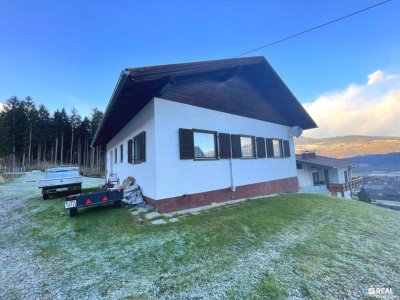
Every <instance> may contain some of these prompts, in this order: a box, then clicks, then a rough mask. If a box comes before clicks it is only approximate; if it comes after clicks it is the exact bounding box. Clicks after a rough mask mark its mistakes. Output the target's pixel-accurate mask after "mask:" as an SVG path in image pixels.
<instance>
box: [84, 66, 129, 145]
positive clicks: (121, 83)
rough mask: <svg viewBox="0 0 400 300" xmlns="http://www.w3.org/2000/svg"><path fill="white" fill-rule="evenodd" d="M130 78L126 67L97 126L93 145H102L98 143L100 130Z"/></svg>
mask: <svg viewBox="0 0 400 300" xmlns="http://www.w3.org/2000/svg"><path fill="white" fill-rule="evenodd" d="M128 78H129V71H127V70H126V69H125V70H123V71H122V72H121V75H120V76H119V78H118V82H117V84H116V86H115V88H114V91H113V93H112V95H111V98H110V101H109V102H108V105H107V108H106V111H105V112H104V116H103V119H101V122H100V125H99V127H98V128H97V131H96V133H95V135H94V137H93V141H92V143H91V147H95V146H100V145H101V144H100V143H98V139H99V136H100V132H101V131H102V130H103V127H104V124H105V122H106V120H107V118H108V116H109V114H110V111H111V108H112V107H113V105H114V103H115V101H116V100H117V98H118V95H119V93H120V92H121V89H122V87H123V86H124V85H125V82H126V80H127V79H128Z"/></svg>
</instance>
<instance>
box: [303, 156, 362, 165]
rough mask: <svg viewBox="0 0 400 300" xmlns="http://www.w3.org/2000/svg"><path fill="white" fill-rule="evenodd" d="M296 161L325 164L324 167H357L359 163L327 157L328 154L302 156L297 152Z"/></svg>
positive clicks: (307, 163) (308, 163)
mask: <svg viewBox="0 0 400 300" xmlns="http://www.w3.org/2000/svg"><path fill="white" fill-rule="evenodd" d="M296 161H297V162H299V163H302V164H306V165H310V166H315V167H319V166H323V167H328V168H347V167H357V166H358V164H357V163H355V162H353V161H350V160H346V159H338V158H333V157H327V156H320V155H317V156H316V157H315V158H310V157H308V158H302V157H301V154H296Z"/></svg>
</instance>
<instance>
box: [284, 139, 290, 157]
mask: <svg viewBox="0 0 400 300" xmlns="http://www.w3.org/2000/svg"><path fill="white" fill-rule="evenodd" d="M282 143H283V157H290V146H289V141H287V140H283V142H282Z"/></svg>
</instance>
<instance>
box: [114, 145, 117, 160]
mask: <svg viewBox="0 0 400 300" xmlns="http://www.w3.org/2000/svg"><path fill="white" fill-rule="evenodd" d="M114 163H115V164H116V163H117V148H115V149H114Z"/></svg>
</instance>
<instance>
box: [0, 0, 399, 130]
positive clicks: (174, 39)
mask: <svg viewBox="0 0 400 300" xmlns="http://www.w3.org/2000/svg"><path fill="white" fill-rule="evenodd" d="M380 1H381V0H376V1H372V0H362V1H361V0H352V1H348V0H337V1H320V0H318V1H317V0H307V1H304V0H303V1H295V0H292V1H288V0H279V1H278V0H275V1H235V0H231V1H205V0H203V1H18V0H16V1H4V0H0V7H1V9H0V103H4V102H5V101H6V100H7V99H8V98H10V97H11V96H14V95H16V96H18V97H20V98H23V97H26V96H28V95H29V96H31V97H33V99H34V101H35V102H36V103H37V104H40V103H42V104H45V105H46V106H47V107H48V108H49V110H50V111H52V112H53V111H54V110H55V109H57V108H62V107H64V108H65V109H66V110H67V111H71V109H72V107H76V108H77V109H78V112H79V113H80V114H81V115H89V114H90V111H91V109H92V108H93V107H98V108H99V109H101V110H105V108H106V105H107V103H108V101H109V99H110V96H111V94H112V92H113V89H114V87H115V84H116V82H117V79H118V77H119V75H120V72H121V71H122V70H123V69H124V68H127V67H139V66H149V65H158V64H170V63H179V62H190V61H201V60H210V59H221V58H231V57H235V56H237V55H239V54H241V53H243V52H246V51H249V50H252V49H254V48H257V47H260V46H262V45H264V44H268V43H270V42H273V41H275V40H279V39H281V38H284V37H286V36H288V35H291V34H294V33H297V32H299V31H302V30H305V29H308V28H310V27H314V26H318V25H320V24H322V23H325V22H328V21H330V20H332V19H335V18H338V17H341V16H344V15H346V14H349V13H352V12H354V11H357V10H360V9H363V8H365V7H367V6H370V5H373V4H376V3H378V2H380ZM399 12H400V1H399V0H392V1H391V2H388V3H387V4H384V5H381V6H379V7H377V8H375V9H372V10H369V11H366V12H364V13H362V14H358V15H355V16H353V17H351V18H348V19H345V20H343V21H340V22H337V23H334V24H332V25H330V26H327V27H323V28H322V29H319V30H316V31H313V32H310V33H308V34H305V35H302V36H299V37H296V38H293V39H290V40H288V41H285V42H282V43H279V44H276V45H274V46H271V47H268V48H265V49H262V50H259V51H257V52H254V53H251V54H248V55H247V56H253V55H254V56H256V55H257V56H258V55H262V56H265V58H266V59H267V60H268V61H269V62H270V64H271V65H272V66H273V67H274V69H275V70H276V71H277V73H278V74H279V75H280V76H281V78H282V79H283V80H284V82H285V83H286V84H287V86H288V87H289V88H290V90H291V91H292V92H293V94H294V95H295V96H296V97H297V98H298V99H299V101H300V102H301V103H302V104H303V105H304V107H305V108H306V109H307V111H308V112H309V113H310V115H311V116H312V117H313V118H314V119H315V121H316V122H317V124H318V125H319V128H318V129H313V130H308V131H306V132H305V135H307V136H312V137H329V136H338V135H347V134H366V135H372V134H374V135H397V136H399V135H400V132H399V126H397V127H396V126H394V124H393V121H396V120H399V117H400V113H399V111H400V105H399V103H400V79H399V75H400V38H399V37H400V16H399ZM0 105H1V104H0Z"/></svg>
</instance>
